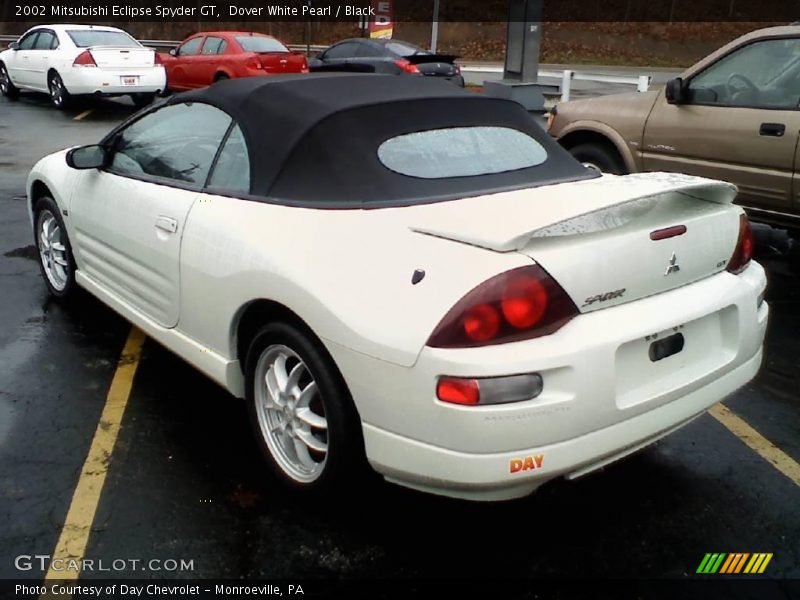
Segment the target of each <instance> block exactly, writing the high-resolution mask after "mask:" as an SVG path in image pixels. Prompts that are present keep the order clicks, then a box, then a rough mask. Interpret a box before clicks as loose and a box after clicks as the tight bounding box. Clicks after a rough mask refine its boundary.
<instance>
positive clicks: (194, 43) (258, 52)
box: [159, 31, 308, 92]
mask: <svg viewBox="0 0 800 600" xmlns="http://www.w3.org/2000/svg"><path fill="white" fill-rule="evenodd" d="M159 58H160V59H161V62H162V63H163V64H164V68H165V69H166V70H167V87H168V89H169V90H170V91H174V92H177V91H183V90H191V89H195V88H200V87H205V86H207V85H211V84H212V83H214V82H215V81H219V80H220V79H236V78H237V77H259V76H262V75H283V74H285V73H308V63H307V61H306V57H305V55H304V54H303V53H301V52H292V51H291V50H289V48H287V47H286V45H284V44H283V43H282V42H281V41H280V40H277V39H275V38H274V37H272V36H270V35H265V34H263V33H253V32H249V31H205V32H202V33H197V34H195V35H192V36H190V37H188V38H186V40H184V41H183V42H182V43H181V44H180V45H179V46H178V47H177V48H175V49H174V50H171V51H170V53H169V54H161V55H159Z"/></svg>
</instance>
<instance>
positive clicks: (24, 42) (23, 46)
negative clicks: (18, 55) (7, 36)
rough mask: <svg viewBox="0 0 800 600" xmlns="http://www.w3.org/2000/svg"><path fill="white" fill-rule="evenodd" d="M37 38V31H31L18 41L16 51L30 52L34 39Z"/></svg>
mask: <svg viewBox="0 0 800 600" xmlns="http://www.w3.org/2000/svg"><path fill="white" fill-rule="evenodd" d="M37 37H39V32H38V31H32V32H30V33H29V34H28V35H26V36H25V37H24V38H22V39H21V40H20V41H19V48H18V50H31V49H32V48H33V45H34V44H35V43H36V38H37Z"/></svg>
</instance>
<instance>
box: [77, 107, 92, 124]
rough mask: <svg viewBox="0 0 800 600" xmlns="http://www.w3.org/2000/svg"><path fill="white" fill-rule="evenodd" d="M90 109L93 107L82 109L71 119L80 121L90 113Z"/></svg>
mask: <svg viewBox="0 0 800 600" xmlns="http://www.w3.org/2000/svg"><path fill="white" fill-rule="evenodd" d="M92 110H93V109H91V108H90V109H89V110H85V111H83V112H82V113H81V114H79V115H78V116H77V117H75V118H74V119H72V120H73V121H82V120H83V119H85V118H86V117H88V116H89V115H90V114H92Z"/></svg>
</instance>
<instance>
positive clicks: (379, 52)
mask: <svg viewBox="0 0 800 600" xmlns="http://www.w3.org/2000/svg"><path fill="white" fill-rule="evenodd" d="M385 55H386V52H385V51H384V50H383V48H381V47H376V46H375V45H373V44H369V43H366V44H359V48H358V57H359V58H380V57H382V56H385Z"/></svg>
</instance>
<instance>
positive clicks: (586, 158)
mask: <svg viewBox="0 0 800 600" xmlns="http://www.w3.org/2000/svg"><path fill="white" fill-rule="evenodd" d="M569 153H570V154H572V156H574V157H575V158H576V159H578V160H579V161H580V162H582V163H585V164H586V165H588V166H590V167H593V168H595V169H597V170H598V171H602V172H603V173H613V174H614V175H624V174H625V173H627V172H628V170H627V169H626V168H625V163H624V162H623V160H622V157H621V156H620V155H619V153H617V151H616V150H611V149H609V148H607V147H606V146H603V145H600V144H592V143H588V144H578V145H577V146H574V147H572V148H570V149H569Z"/></svg>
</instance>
